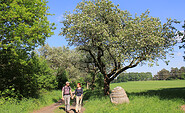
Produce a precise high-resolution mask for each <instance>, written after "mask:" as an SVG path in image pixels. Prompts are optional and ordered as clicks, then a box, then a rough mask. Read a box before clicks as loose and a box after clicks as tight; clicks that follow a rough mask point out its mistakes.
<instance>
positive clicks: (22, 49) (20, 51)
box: [0, 0, 55, 97]
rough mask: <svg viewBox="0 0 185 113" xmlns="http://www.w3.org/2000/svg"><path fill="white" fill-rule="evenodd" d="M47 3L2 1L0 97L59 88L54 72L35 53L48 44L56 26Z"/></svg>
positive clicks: (26, 95)
mask: <svg viewBox="0 0 185 113" xmlns="http://www.w3.org/2000/svg"><path fill="white" fill-rule="evenodd" d="M46 3H47V2H46V1H45V0H1V1H0V26H1V27H0V90H1V92H0V96H2V95H1V93H2V94H3V96H5V95H9V96H11V95H13V96H17V97H29V96H35V94H36V93H37V92H38V90H39V89H42V88H46V89H52V88H55V85H54V84H55V77H54V76H52V71H51V70H50V68H49V67H48V66H47V65H45V64H46V62H45V61H44V60H42V59H40V58H39V57H38V56H37V55H35V54H34V53H33V52H32V51H33V50H34V49H35V48H36V47H38V46H40V45H41V46H42V45H44V42H45V40H46V38H48V37H50V36H51V35H52V34H53V32H52V30H53V29H55V28H54V24H53V23H50V22H49V21H48V19H47V16H48V15H51V14H49V13H48V12H47V10H48V8H49V7H48V6H47V5H46ZM51 76H52V77H51ZM48 78H49V79H50V80H49V79H48ZM45 81H47V83H45ZM43 82H44V83H43ZM51 83H52V84H51ZM12 92H15V93H12Z"/></svg>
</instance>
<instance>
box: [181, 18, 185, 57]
mask: <svg viewBox="0 0 185 113" xmlns="http://www.w3.org/2000/svg"><path fill="white" fill-rule="evenodd" d="M182 28H184V32H183V33H181V32H180V36H182V39H181V43H182V45H181V46H180V49H181V48H184V49H185V20H184V25H183V26H182ZM184 53H185V51H184ZM184 60H185V56H184Z"/></svg>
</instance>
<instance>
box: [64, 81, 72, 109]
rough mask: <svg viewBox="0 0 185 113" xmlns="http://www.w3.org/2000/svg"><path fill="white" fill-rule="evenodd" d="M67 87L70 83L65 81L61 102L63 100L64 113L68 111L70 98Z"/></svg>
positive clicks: (69, 88)
mask: <svg viewBox="0 0 185 113" xmlns="http://www.w3.org/2000/svg"><path fill="white" fill-rule="evenodd" d="M69 85H70V82H68V81H67V82H66V85H65V86H64V87H63V88H62V100H64V103H65V111H66V112H69V110H70V97H72V92H71V87H70V86H69Z"/></svg>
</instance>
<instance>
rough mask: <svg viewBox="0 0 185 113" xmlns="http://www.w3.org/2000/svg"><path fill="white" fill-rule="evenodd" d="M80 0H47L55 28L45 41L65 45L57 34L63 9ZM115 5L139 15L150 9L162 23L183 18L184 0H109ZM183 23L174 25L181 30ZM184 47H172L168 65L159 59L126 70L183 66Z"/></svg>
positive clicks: (50, 18) (53, 45) (72, 5)
mask: <svg viewBox="0 0 185 113" xmlns="http://www.w3.org/2000/svg"><path fill="white" fill-rule="evenodd" d="M81 1H82V0H48V3H47V5H48V6H49V7H50V9H49V13H51V14H55V15H54V16H49V17H48V19H49V21H50V22H54V23H55V24H56V27H57V29H56V30H55V31H54V33H55V35H53V36H52V37H50V38H48V39H47V40H46V43H48V44H49V45H50V46H52V47H59V46H67V42H66V40H65V37H63V36H59V35H58V34H59V33H60V31H61V27H62V24H61V23H60V21H62V20H63V14H64V13H65V11H70V12H72V11H73V9H75V7H76V5H77V3H79V2H81ZM111 1H112V2H113V3H114V4H115V5H117V4H119V8H120V9H121V10H127V11H129V12H130V13H131V14H132V15H135V13H137V14H138V15H140V14H141V13H143V12H145V11H146V10H147V9H148V10H149V11H150V16H153V17H159V19H160V20H161V21H162V22H163V23H164V22H166V18H172V19H177V20H180V21H183V20H185V14H184V13H185V7H184V4H185V0H111ZM182 25H183V23H181V24H179V25H176V27H177V28H178V30H183V29H182V28H181V26H182ZM183 55H185V54H184V49H179V48H178V46H175V47H174V58H170V57H169V58H168V59H169V60H170V63H169V65H166V64H165V63H164V62H163V61H161V60H160V61H159V62H158V63H159V66H155V65H154V66H153V67H148V65H144V66H140V65H139V66H137V67H135V68H132V69H129V70H127V72H152V74H153V75H154V74H157V72H158V71H160V70H161V69H163V68H165V69H168V70H170V69H171V67H177V68H180V67H181V66H185V61H183V57H182V56H183Z"/></svg>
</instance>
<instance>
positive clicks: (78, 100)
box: [73, 83, 83, 112]
mask: <svg viewBox="0 0 185 113" xmlns="http://www.w3.org/2000/svg"><path fill="white" fill-rule="evenodd" d="M75 95H76V112H80V111H81V106H82V97H83V89H82V87H81V84H80V83H78V84H77V88H76V89H75V94H74V96H75ZM74 96H73V98H74Z"/></svg>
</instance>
